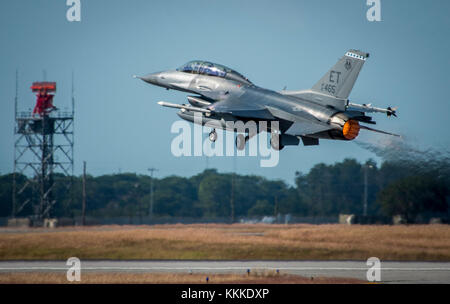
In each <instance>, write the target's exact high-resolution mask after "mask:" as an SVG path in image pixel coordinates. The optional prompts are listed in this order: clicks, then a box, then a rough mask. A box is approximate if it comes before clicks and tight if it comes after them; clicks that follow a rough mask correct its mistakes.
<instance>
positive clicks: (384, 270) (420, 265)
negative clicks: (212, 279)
mask: <svg viewBox="0 0 450 304" xmlns="http://www.w3.org/2000/svg"><path fill="white" fill-rule="evenodd" d="M68 269H69V266H67V265H66V261H0V273H8V272H66V271H67V270H68ZM368 269H369V266H367V265H366V262H365V261H83V260H82V261H81V272H82V273H83V272H128V273H143V272H146V273H162V272H170V273H191V272H192V273H246V272H247V270H250V271H255V270H275V271H276V270H279V271H280V273H288V274H295V275H301V276H304V277H341V278H355V279H360V280H367V277H366V274H367V271H368ZM381 283H415V284H422V283H427V284H428V283H437V284H439V283H440V284H450V262H383V261H381Z"/></svg>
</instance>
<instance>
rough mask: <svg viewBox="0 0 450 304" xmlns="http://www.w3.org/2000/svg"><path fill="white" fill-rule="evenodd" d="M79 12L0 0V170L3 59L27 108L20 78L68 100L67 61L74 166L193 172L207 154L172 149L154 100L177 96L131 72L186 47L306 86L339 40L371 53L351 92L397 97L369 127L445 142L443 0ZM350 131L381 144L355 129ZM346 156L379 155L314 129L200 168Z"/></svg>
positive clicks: (103, 4) (7, 163)
mask: <svg viewBox="0 0 450 304" xmlns="http://www.w3.org/2000/svg"><path fill="white" fill-rule="evenodd" d="M81 4H82V8H81V22H72V23H71V22H68V21H67V20H66V11H67V9H68V7H67V6H66V4H65V1H62V0H61V1H55V0H53V1H51V0H46V1H44V0H39V1H22V0H15V1H2V2H1V4H0V41H2V43H1V47H0V103H1V110H0V140H1V150H0V172H1V173H6V172H11V171H12V170H13V151H14V150H13V143H14V137H13V127H14V114H13V113H14V94H15V70H16V68H17V69H18V70H19V79H20V83H19V108H20V109H28V108H32V107H33V106H34V96H33V95H32V93H31V91H30V90H29V87H30V85H31V83H32V82H33V81H35V80H40V79H42V75H43V72H42V71H43V70H44V69H45V71H46V74H47V80H54V81H57V82H58V92H57V94H56V97H55V105H57V106H58V107H60V108H62V109H64V107H65V106H69V105H70V83H71V73H72V70H73V71H74V73H75V98H76V114H75V115H76V124H75V132H76V133H75V141H76V143H75V173H76V174H80V173H81V171H82V161H83V160H85V161H87V163H88V171H89V172H90V173H91V174H93V175H100V174H108V173H116V172H119V170H120V171H121V172H137V173H142V174H147V171H146V169H147V168H148V167H157V168H159V169H160V171H158V173H157V176H158V177H162V176H167V175H171V174H176V175H182V176H191V175H193V174H197V173H198V172H201V171H202V170H204V169H205V167H206V165H207V161H206V158H205V157H189V158H188V157H181V158H176V157H174V156H172V154H171V152H170V143H171V141H172V139H173V138H174V137H175V135H174V134H171V133H170V127H171V125H172V123H173V122H174V121H175V120H177V119H178V116H176V115H175V113H176V112H175V111H174V110H172V109H167V108H162V107H160V106H159V105H157V104H156V102H157V101H158V100H166V101H171V102H176V103H185V102H186V99H185V94H183V93H180V92H174V91H166V90H164V89H162V88H159V87H152V86H150V85H146V84H145V83H143V82H141V81H139V80H136V79H133V78H132V77H131V76H132V75H133V74H138V75H142V74H145V73H149V72H155V71H160V70H164V69H171V68H175V67H178V66H180V65H182V64H183V63H185V62H186V61H188V60H191V59H204V60H209V61H213V62H217V63H222V64H225V65H228V66H230V67H232V68H234V69H236V70H238V71H239V72H241V73H242V74H244V75H246V76H247V77H248V78H249V79H250V80H252V81H253V82H254V83H255V84H257V85H259V86H262V87H266V88H270V89H274V90H281V89H282V88H283V87H284V86H287V88H288V89H290V90H294V89H307V88H310V87H311V86H312V85H313V84H314V83H315V82H316V81H317V80H319V79H320V78H321V77H322V75H323V74H324V73H325V72H326V71H327V70H328V69H329V68H330V67H331V66H332V65H334V63H335V62H336V60H337V59H338V58H339V57H341V56H342V55H343V54H344V53H345V52H346V51H347V50H348V49H351V48H355V49H361V50H363V51H366V52H369V53H370V54H371V56H370V58H369V60H368V61H367V62H366V63H365V66H364V67H363V70H362V71H361V74H360V77H359V78H358V81H357V82H356V85H355V87H354V89H353V91H352V94H351V95H350V100H351V101H353V102H358V103H368V102H372V103H373V104H374V105H377V106H382V107H386V106H389V105H395V106H399V118H398V119H391V118H389V119H388V118H387V117H385V116H383V115H382V114H378V115H374V116H375V119H376V120H377V122H378V124H377V126H376V127H377V128H379V129H383V130H388V131H392V132H397V133H400V134H402V135H403V136H404V138H403V140H404V141H407V142H408V144H410V145H414V146H418V147H437V148H443V149H448V148H449V136H448V116H449V113H450V111H449V110H450V105H449V104H450V103H449V97H448V96H449V95H448V94H449V93H450V92H449V85H450V72H449V71H450V60H449V57H448V56H449V55H448V54H449V53H450V39H449V37H450V18H449V16H448V14H449V13H450V2H449V1H445V0H444V1H437V0H434V1H406V0H403V1H398V0H396V1H393V0H390V1H387V0H381V4H382V7H381V14H382V21H381V22H368V21H367V19H366V11H367V9H368V7H367V6H366V1H365V0H348V1H335V0H328V1H326V0H321V1H313V0H310V1H198V0H193V1H144V0H143V1H137V0H131V1H118V0H117V1H113V0H111V1H107V0H96V1H87V0H81ZM357 141H360V142H369V143H377V144H382V145H383V144H386V142H387V141H388V139H387V138H386V136H384V135H378V134H368V133H367V132H364V131H361V133H360V136H359V137H358V139H357ZM347 157H351V158H356V159H358V160H360V161H364V160H366V159H368V158H374V159H376V160H379V159H378V158H377V157H376V156H375V155H374V154H372V153H371V152H369V151H366V150H364V149H363V148H361V147H360V146H359V145H358V144H357V143H356V142H339V141H326V140H322V141H321V145H320V146H318V147H303V146H299V147H288V148H286V149H285V150H283V151H282V152H281V154H280V163H279V165H278V166H276V167H274V168H261V167H260V166H259V159H258V158H255V157H246V158H237V159H236V158H235V159H234V158H231V157H215V158H210V159H209V160H208V165H209V167H210V168H211V167H214V168H218V170H219V171H223V172H226V171H231V170H233V167H234V166H235V167H236V170H237V172H238V173H240V174H250V173H252V174H260V175H264V176H266V177H269V178H281V179H284V180H286V181H287V182H292V181H293V178H294V175H295V171H302V172H307V171H308V170H309V169H310V168H311V167H312V166H313V165H314V164H316V163H319V162H325V163H334V162H336V161H341V160H343V159H344V158H347Z"/></svg>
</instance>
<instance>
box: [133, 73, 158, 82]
mask: <svg viewBox="0 0 450 304" xmlns="http://www.w3.org/2000/svg"><path fill="white" fill-rule="evenodd" d="M160 74H161V73H152V74H147V75H145V76H141V77H137V78H139V79H142V80H143V81H145V82H147V83H150V84H156V85H158V84H159V81H158V80H159V78H160Z"/></svg>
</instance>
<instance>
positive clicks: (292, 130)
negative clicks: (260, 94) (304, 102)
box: [266, 106, 332, 136]
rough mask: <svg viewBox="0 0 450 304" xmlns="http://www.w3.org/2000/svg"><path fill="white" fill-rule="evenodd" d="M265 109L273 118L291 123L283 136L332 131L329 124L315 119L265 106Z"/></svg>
mask: <svg viewBox="0 0 450 304" xmlns="http://www.w3.org/2000/svg"><path fill="white" fill-rule="evenodd" d="M266 108H267V109H268V110H269V112H270V113H271V114H272V115H273V116H274V117H276V118H279V119H283V120H287V121H291V122H292V125H291V126H290V127H289V129H287V130H286V131H285V132H284V133H285V134H289V135H294V136H295V135H302V136H306V135H310V134H314V133H318V132H322V131H326V130H330V129H332V127H331V126H330V125H329V124H326V123H323V122H321V121H319V120H316V119H314V120H313V119H307V118H305V117H301V116H299V115H295V114H292V113H289V112H287V111H283V110H281V109H278V108H274V107H270V106H267V107H266Z"/></svg>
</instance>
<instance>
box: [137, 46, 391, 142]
mask: <svg viewBox="0 0 450 304" xmlns="http://www.w3.org/2000/svg"><path fill="white" fill-rule="evenodd" d="M367 58H369V54H368V53H365V52H361V51H359V50H349V51H347V52H346V53H345V55H344V56H343V57H342V58H340V59H339V61H338V62H337V63H336V64H335V65H334V66H333V67H332V68H331V69H330V70H329V71H328V72H327V73H326V74H325V75H324V76H323V77H322V78H321V79H320V80H319V81H318V82H317V83H316V84H315V85H314V86H313V87H312V88H311V89H309V90H301V91H287V90H281V91H278V92H276V91H273V90H269V89H265V88H261V87H258V86H257V85H255V84H253V83H252V82H251V81H250V80H249V79H248V78H246V77H245V76H243V75H242V74H240V73H238V72H236V71H235V70H233V69H230V68H228V67H226V66H224V65H221V64H216V63H212V62H208V61H201V60H194V61H190V62H188V63H186V64H184V65H183V66H181V67H179V68H177V69H176V70H169V71H163V72H158V73H152V74H148V75H146V76H142V77H138V76H134V77H135V78H139V79H142V80H143V81H145V82H147V83H149V84H152V85H156V86H160V87H163V88H166V89H167V90H170V89H173V90H178V91H182V92H186V93H189V94H191V95H189V96H187V100H188V102H189V105H188V104H175V103H170V102H165V101H160V102H158V103H159V104H160V105H161V106H164V107H171V108H176V109H180V111H179V112H178V116H180V117H181V118H182V119H185V120H187V121H190V122H196V120H195V116H198V115H201V117H202V119H201V120H200V121H201V122H200V123H201V124H202V125H205V124H206V123H207V125H208V126H213V127H212V131H211V133H210V134H209V139H210V140H211V141H213V142H214V141H215V140H216V139H217V133H216V128H217V129H224V130H227V129H228V128H227V122H228V121H243V122H248V121H255V122H259V121H267V122H269V121H276V122H278V128H279V129H278V130H270V131H267V132H271V146H272V147H273V148H274V149H276V150H281V149H283V147H285V146H288V145H298V144H299V143H300V140H301V141H302V142H303V145H305V146H310V145H318V144H319V139H332V140H333V139H334V140H347V141H350V140H353V139H355V138H356V137H357V136H358V134H359V131H360V129H364V130H368V131H374V132H379V133H384V134H388V135H394V136H398V135H396V134H392V133H389V132H384V131H380V130H376V129H373V128H370V127H368V126H366V124H375V121H373V120H372V117H370V116H367V115H366V113H371V112H379V113H385V114H387V116H396V108H392V107H388V108H385V109H384V108H378V107H373V106H372V105H371V104H356V103H352V102H350V100H349V99H348V98H349V95H350V92H351V90H352V88H353V85H354V84H355V81H356V79H357V78H358V75H359V72H360V70H361V68H362V66H363V64H364V63H365V61H366V60H367ZM194 114H196V115H194ZM268 126H269V129H270V125H269V124H268ZM229 131H234V132H237V131H238V130H237V129H234V128H233V130H229ZM258 132H259V130H258V131H257V132H256V133H258ZM253 135H254V134H247V135H246V136H244V135H243V134H242V133H240V134H238V136H237V138H236V146H237V148H238V149H240V150H242V149H244V148H245V144H246V142H247V141H248V140H249V139H250V138H251V137H252V136H253ZM275 135H276V136H275Z"/></svg>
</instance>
